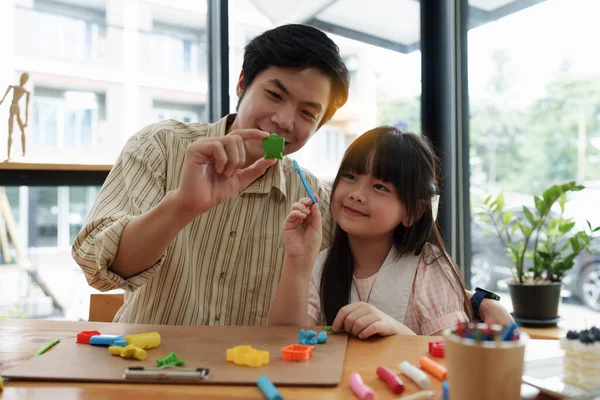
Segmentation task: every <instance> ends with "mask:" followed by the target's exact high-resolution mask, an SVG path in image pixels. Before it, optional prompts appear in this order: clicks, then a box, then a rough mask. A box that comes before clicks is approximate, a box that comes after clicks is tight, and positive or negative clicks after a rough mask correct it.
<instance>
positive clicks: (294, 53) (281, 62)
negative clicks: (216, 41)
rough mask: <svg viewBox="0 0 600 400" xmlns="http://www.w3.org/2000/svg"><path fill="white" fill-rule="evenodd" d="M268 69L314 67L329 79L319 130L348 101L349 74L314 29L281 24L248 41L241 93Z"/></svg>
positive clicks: (334, 49)
mask: <svg viewBox="0 0 600 400" xmlns="http://www.w3.org/2000/svg"><path fill="white" fill-rule="evenodd" d="M270 66H276V67H292V68H295V67H315V68H317V69H319V70H320V71H321V72H323V73H324V74H325V75H327V76H329V78H330V80H331V99H330V101H329V105H328V106H327V110H325V114H324V115H323V118H322V119H321V122H320V123H319V127H321V125H323V124H324V123H326V122H327V121H329V120H330V119H331V117H333V114H335V112H336V111H337V110H338V109H339V108H340V107H342V106H343V105H344V104H345V103H346V101H347V100H348V87H349V86H350V74H349V73H348V69H347V68H346V65H345V64H344V61H343V60H342V57H341V56H340V49H339V48H338V46H337V45H336V44H335V43H334V42H333V40H331V39H330V38H329V37H328V36H327V35H326V34H325V33H323V32H321V31H320V30H318V29H316V28H313V27H311V26H307V25H300V24H288V25H282V26H279V27H277V28H274V29H270V30H268V31H266V32H264V33H262V34H261V35H259V36H257V37H255V38H254V39H252V40H251V41H250V43H248V44H247V45H246V48H245V51H244V63H243V65H242V74H243V75H244V82H245V89H244V92H245V90H246V88H248V87H249V86H250V84H251V83H252V81H253V80H254V78H255V77H256V75H258V74H259V72H261V71H263V70H265V69H267V68H268V67H270ZM243 96H244V95H243V94H242V96H240V100H239V101H241V100H242V98H243ZM239 101H238V107H239V105H240V104H239Z"/></svg>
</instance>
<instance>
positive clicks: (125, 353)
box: [108, 344, 148, 361]
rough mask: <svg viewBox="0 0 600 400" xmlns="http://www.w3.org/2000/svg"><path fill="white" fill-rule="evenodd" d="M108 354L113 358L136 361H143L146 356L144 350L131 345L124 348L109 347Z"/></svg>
mask: <svg viewBox="0 0 600 400" xmlns="http://www.w3.org/2000/svg"><path fill="white" fill-rule="evenodd" d="M108 352H109V353H110V354H112V355H113V356H121V357H122V358H135V359H136V360H140V361H143V360H145V359H146V357H147V356H148V353H147V352H146V350H144V349H140V348H139V347H137V346H134V345H132V344H130V345H127V346H126V347H122V346H110V347H109V348H108Z"/></svg>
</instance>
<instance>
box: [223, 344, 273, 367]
mask: <svg viewBox="0 0 600 400" xmlns="http://www.w3.org/2000/svg"><path fill="white" fill-rule="evenodd" d="M226 358H227V361H231V362H233V363H234V364H236V365H245V366H247V367H253V368H257V367H260V366H263V365H267V364H268V363H269V352H268V351H263V350H256V349H254V348H252V347H251V346H235V347H233V348H231V349H227V353H226Z"/></svg>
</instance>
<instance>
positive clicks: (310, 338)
mask: <svg viewBox="0 0 600 400" xmlns="http://www.w3.org/2000/svg"><path fill="white" fill-rule="evenodd" d="M298 344H308V345H313V344H317V332H315V331H305V330H304V329H300V333H298Z"/></svg>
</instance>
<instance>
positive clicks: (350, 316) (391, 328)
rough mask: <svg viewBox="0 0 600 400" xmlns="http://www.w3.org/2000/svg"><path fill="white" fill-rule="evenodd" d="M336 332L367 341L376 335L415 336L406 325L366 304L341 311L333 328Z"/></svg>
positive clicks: (358, 304) (356, 304)
mask: <svg viewBox="0 0 600 400" xmlns="http://www.w3.org/2000/svg"><path fill="white" fill-rule="evenodd" d="M332 328H333V330H334V331H338V330H340V329H343V330H345V331H346V332H348V333H352V334H353V335H356V336H358V337H359V338H360V339H366V338H368V337H370V336H373V335H375V334H377V335H381V336H389V335H396V334H399V333H402V334H408V335H410V334H413V335H414V333H413V332H412V331H411V330H410V329H408V328H407V327H406V326H405V325H404V324H402V323H400V322H398V321H396V320H395V319H394V318H392V317H390V316H389V315H387V314H385V313H384V312H382V311H380V310H379V309H378V308H376V307H374V306H372V305H371V304H368V303H365V302H362V301H361V302H359V303H352V304H348V305H347V306H344V307H342V308H341V309H340V311H339V312H338V314H337V316H336V317H335V320H334V321H333V326H332Z"/></svg>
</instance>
